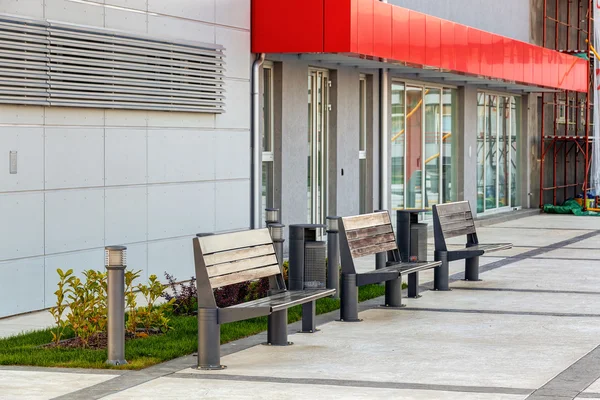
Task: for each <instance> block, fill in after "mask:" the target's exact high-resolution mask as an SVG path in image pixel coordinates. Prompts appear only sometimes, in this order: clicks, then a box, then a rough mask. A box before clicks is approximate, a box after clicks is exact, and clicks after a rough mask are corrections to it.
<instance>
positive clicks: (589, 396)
mask: <svg viewBox="0 0 600 400" xmlns="http://www.w3.org/2000/svg"><path fill="white" fill-rule="evenodd" d="M577 398H578V399H600V393H596V392H587V393H579V395H578V396H577Z"/></svg>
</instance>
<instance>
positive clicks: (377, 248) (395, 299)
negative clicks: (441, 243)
mask: <svg viewBox="0 0 600 400" xmlns="http://www.w3.org/2000/svg"><path fill="white" fill-rule="evenodd" d="M339 225H340V255H341V263H342V282H341V290H340V291H341V296H340V298H341V308H340V320H342V321H358V320H359V319H358V287H359V286H364V285H369V284H373V283H380V282H385V305H386V306H389V307H401V306H402V276H403V275H407V274H413V273H418V272H419V271H423V270H426V269H431V268H436V267H438V266H439V265H440V264H441V263H440V262H438V261H431V262H428V261H418V262H414V263H413V262H402V261H401V259H400V252H399V251H398V247H397V244H396V235H395V234H394V230H393V228H392V224H391V221H390V215H389V214H388V212H387V211H379V212H375V213H371V214H364V215H357V216H351V217H343V218H340V224H339ZM384 252H385V253H386V254H387V263H386V266H385V267H384V268H380V269H373V270H369V271H366V272H358V271H357V270H356V266H355V259H357V258H360V257H365V256H369V255H374V254H377V253H384ZM415 282H417V280H415Z"/></svg>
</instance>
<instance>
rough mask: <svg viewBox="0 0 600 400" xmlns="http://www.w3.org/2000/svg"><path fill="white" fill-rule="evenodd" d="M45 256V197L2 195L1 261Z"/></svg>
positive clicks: (0, 205) (18, 194) (0, 225)
mask: <svg viewBox="0 0 600 400" xmlns="http://www.w3.org/2000/svg"><path fill="white" fill-rule="evenodd" d="M43 254H44V194H43V193H42V192H27V193H4V194H0V260H9V259H13V258H24V257H33V256H39V255H43ZM0 282H2V281H0Z"/></svg>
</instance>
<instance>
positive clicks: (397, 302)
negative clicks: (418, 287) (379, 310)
mask: <svg viewBox="0 0 600 400" xmlns="http://www.w3.org/2000/svg"><path fill="white" fill-rule="evenodd" d="M385 307H404V305H403V304H402V278H401V277H398V278H397V279H394V280H393V281H386V282H385Z"/></svg>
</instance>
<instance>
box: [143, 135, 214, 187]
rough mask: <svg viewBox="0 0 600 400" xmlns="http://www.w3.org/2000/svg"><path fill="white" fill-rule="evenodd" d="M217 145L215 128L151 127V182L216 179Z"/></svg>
mask: <svg viewBox="0 0 600 400" xmlns="http://www.w3.org/2000/svg"><path fill="white" fill-rule="evenodd" d="M214 148H215V132H214V131H202V130H191V129H172V130H169V129H149V130H148V182H149V183H166V182H192V181H208V180H214V179H215V158H216V157H217V154H215V151H214ZM218 156H219V157H222V156H223V155H218Z"/></svg>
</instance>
